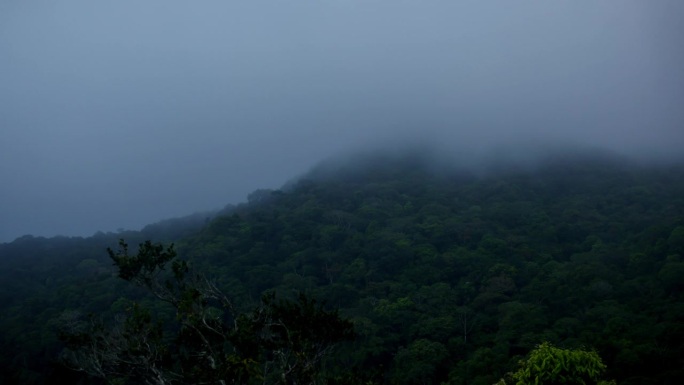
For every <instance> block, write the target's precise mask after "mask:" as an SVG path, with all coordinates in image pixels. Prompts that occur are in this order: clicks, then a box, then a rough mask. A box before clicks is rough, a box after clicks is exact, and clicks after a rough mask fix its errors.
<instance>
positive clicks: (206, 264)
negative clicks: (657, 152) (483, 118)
mask: <svg viewBox="0 0 684 385" xmlns="http://www.w3.org/2000/svg"><path fill="white" fill-rule="evenodd" d="M194 229H195V230H194V231H188V232H185V233H182V234H179V235H182V236H181V237H178V236H175V235H176V233H172V232H167V233H166V234H173V235H174V236H167V237H164V236H162V237H159V238H161V239H154V240H155V241H174V242H175V243H176V245H177V250H178V252H179V254H180V255H181V256H182V257H183V258H185V259H188V260H189V261H190V262H191V264H192V265H193V267H194V269H195V270H198V271H202V272H204V273H205V274H207V275H208V276H209V278H211V279H212V280H214V281H215V282H216V284H217V285H218V286H219V287H220V288H221V289H222V290H223V292H224V293H226V294H228V295H229V296H230V297H231V298H232V299H233V301H234V303H235V304H237V306H241V307H243V308H249V307H250V306H251V305H252V304H253V303H254V302H255V301H257V300H258V299H259V298H260V297H261V295H262V293H264V292H266V291H270V290H275V291H276V292H277V293H279V294H280V295H282V296H285V297H288V296H290V297H294V296H296V293H298V292H303V293H305V294H306V295H307V296H310V297H312V298H316V299H318V300H322V301H325V302H326V303H327V304H328V305H329V306H331V307H335V308H339V314H340V315H341V316H343V317H345V318H347V319H350V320H351V321H353V323H354V326H355V330H356V333H357V334H358V337H357V339H356V340H355V341H354V342H352V343H350V344H347V345H343V346H341V347H340V348H339V349H338V350H337V354H336V356H335V359H334V360H332V361H331V362H330V365H329V366H328V367H327V369H326V370H328V371H329V372H330V373H331V374H335V373H337V374H338V375H341V374H340V373H341V372H344V371H345V370H342V368H344V369H346V371H347V372H348V371H349V368H353V373H355V374H356V376H357V378H356V379H357V380H359V381H373V382H376V383H391V384H430V383H431V384H439V383H452V384H466V383H467V384H492V383H495V382H496V381H497V380H498V379H499V378H501V377H502V376H504V374H505V373H507V372H510V371H513V370H515V369H516V367H517V366H516V365H517V362H518V361H519V360H520V359H522V358H523V357H524V355H526V354H527V353H528V352H530V351H531V350H532V349H533V348H534V347H535V346H536V345H537V344H539V343H541V342H543V341H549V342H551V343H553V344H555V345H557V346H562V347H566V348H588V349H595V350H596V351H597V352H598V353H599V355H600V356H601V357H602V358H603V361H604V362H605V363H606V365H607V367H608V372H607V376H608V377H609V378H614V379H616V380H617V382H618V383H620V384H667V383H681V382H682V380H684V369H682V368H683V367H684V362H683V360H684V358H683V357H684V351H683V348H682V347H683V346H684V327H683V326H682V325H684V323H683V322H682V321H683V320H684V301H683V295H684V294H683V289H684V261H683V260H682V257H683V256H684V170H683V169H682V167H679V166H649V167H646V166H638V165H634V164H629V163H628V162H624V161H619V160H616V159H612V158H609V157H608V158H606V157H589V158H572V159H565V160H562V159H555V160H551V161H548V162H545V163H543V164H542V165H537V166H535V167H529V168H525V169H500V170H499V171H489V172H482V173H479V174H472V173H468V172H459V171H455V169H454V168H449V167H443V165H442V166H440V167H437V166H436V165H434V164H432V163H430V162H427V161H425V160H424V159H422V158H420V157H417V158H416V157H408V158H397V159H393V158H390V159H388V158H383V157H377V158H373V159H367V160H366V161H363V162H358V163H354V164H351V163H341V164H333V165H328V166H326V167H321V168H319V169H317V170H314V171H313V172H312V173H310V174H309V175H307V176H305V177H304V178H301V179H300V180H298V181H297V182H293V183H291V184H289V185H288V186H286V187H285V188H283V189H282V190H277V191H269V190H260V191H257V192H255V193H254V194H252V195H251V196H250V203H249V204H244V205H240V206H237V207H234V208H231V209H230V210H227V211H224V212H222V213H221V214H220V215H217V216H216V217H215V218H213V219H212V220H210V221H207V223H206V225H199V224H197V225H196V227H194ZM150 235H151V234H145V233H139V232H129V233H126V234H109V235H106V234H104V235H102V234H101V235H99V236H94V237H91V238H86V239H69V238H66V239H63V238H55V239H41V238H30V237H25V238H21V239H18V240H16V241H14V242H12V243H9V244H4V245H0V264H1V266H0V267H1V268H2V269H1V270H0V274H2V277H0V278H1V279H2V281H1V282H2V287H1V290H2V292H1V293H0V295H1V297H0V298H1V302H0V305H1V306H2V313H1V314H2V316H0V327H1V330H2V332H1V333H2V334H1V335H0V343H2V347H3V350H2V351H3V356H2V357H0V363H1V364H2V366H3V369H4V370H3V373H5V374H4V375H5V378H6V381H8V382H9V381H17V382H18V381H22V382H23V383H42V382H50V381H54V378H55V377H56V376H65V373H66V372H65V371H64V369H61V368H60V367H59V366H58V365H55V364H52V361H53V359H55V358H56V357H57V356H58V354H59V351H60V349H61V345H60V343H59V341H58V340H57V338H56V335H55V330H56V328H55V325H56V323H57V322H58V321H57V320H58V319H59V316H60V314H61V313H62V311H64V310H74V309H81V310H82V311H83V312H94V313H98V314H100V315H102V316H103V317H104V318H106V317H113V316H114V315H115V314H116V313H119V312H122V311H125V308H126V306H127V304H128V303H129V302H128V298H132V299H133V300H135V301H138V302H141V303H144V304H146V305H148V306H149V307H150V308H151V309H152V310H155V311H157V312H158V313H160V314H162V315H163V314H164V312H165V311H167V310H165V309H164V308H161V307H155V305H154V303H153V302H152V301H151V299H149V298H147V297H145V296H144V294H143V293H142V292H140V291H138V290H136V289H135V288H130V287H128V286H125V285H124V284H123V283H121V282H119V281H117V280H116V277H115V275H116V274H115V272H114V270H113V268H112V266H111V261H108V260H107V256H106V253H105V252H104V249H105V248H106V247H112V246H113V245H115V244H116V238H118V237H125V238H126V240H127V241H128V242H129V243H132V244H135V243H137V242H142V241H143V240H144V239H146V238H147V237H149V236H150ZM171 316H172V315H171ZM50 376H53V377H52V378H53V379H52V380H50Z"/></svg>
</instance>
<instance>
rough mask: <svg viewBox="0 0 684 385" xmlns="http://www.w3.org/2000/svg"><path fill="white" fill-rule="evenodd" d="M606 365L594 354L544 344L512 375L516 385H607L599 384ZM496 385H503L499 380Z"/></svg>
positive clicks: (604, 383)
mask: <svg viewBox="0 0 684 385" xmlns="http://www.w3.org/2000/svg"><path fill="white" fill-rule="evenodd" d="M605 370H606V365H605V364H603V362H602V361H601V357H599V355H598V354H597V353H596V352H594V351H586V350H581V349H561V348H557V347H555V346H553V345H551V344H550V343H548V342H544V343H542V344H540V345H538V346H537V348H536V349H534V350H533V351H532V352H530V354H529V356H528V357H527V359H526V360H524V361H520V369H519V370H518V371H517V372H515V373H513V374H512V375H511V378H512V381H511V383H514V384H516V385H530V384H534V385H547V384H578V385H580V384H581V385H590V384H597V385H609V384H614V382H612V381H611V382H606V381H601V379H600V378H601V375H602V374H603V372H604V371H605ZM499 384H506V382H505V381H504V380H501V381H500V382H499Z"/></svg>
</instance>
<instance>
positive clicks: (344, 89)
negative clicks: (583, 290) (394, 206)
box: [0, 0, 684, 241]
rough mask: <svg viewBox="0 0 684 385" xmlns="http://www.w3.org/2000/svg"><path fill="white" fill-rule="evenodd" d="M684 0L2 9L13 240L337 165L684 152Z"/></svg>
mask: <svg viewBox="0 0 684 385" xmlns="http://www.w3.org/2000/svg"><path fill="white" fill-rule="evenodd" d="M682 15H684V2H681V1H680V0H671V1H666V0H662V1H641V0H621V1H619V2H596V1H576V0H572V1H570V0H568V1H544V2H532V1H487V2H483V1H439V0H435V1H397V0H392V1H390V0H329V1H320V0H317V1H314V0H310V1H306V0H301V1H260V0H249V1H201V2H190V1H180V0H164V1H162V0H156V1H132V0H126V1H121V0H120V1H110V2H99V1H91V0H78V1H77V0H74V1H68V0H65V1H48V0H44V1H30V2H29V1H19V0H5V1H3V2H0V134H1V135H0V177H1V179H0V180H1V182H0V241H9V240H11V239H13V238H15V237H17V236H21V235H23V234H33V235H43V236H53V235H58V234H59V235H68V236H73V235H91V234H93V233H94V232H96V231H98V230H102V231H112V230H116V229H117V228H126V229H138V228H140V227H141V226H143V225H145V224H148V223H152V222H155V221H157V220H160V219H163V218H168V217H174V216H180V215H185V214H190V213H192V212H195V211H199V210H209V209H214V208H221V207H223V206H224V205H226V204H228V203H238V202H240V201H243V200H245V198H246V195H247V194H248V193H249V192H251V191H253V190H255V189H257V188H278V187H279V186H281V185H282V184H283V183H285V182H286V181H288V180H289V179H291V178H293V177H295V176H297V175H299V174H301V173H303V172H305V171H306V170H307V169H309V168H310V167H312V166H313V165H314V164H316V163H317V162H318V161H320V160H321V159H325V158H327V157H329V156H332V155H336V154H340V153H345V152H351V151H355V150H357V149H359V148H372V147H373V146H382V147H385V148H387V147H392V146H394V145H395V144H396V145H397V146H399V145H401V144H402V143H404V144H405V143H413V142H421V143H423V144H425V143H429V144H432V145H436V146H438V147H440V148H441V149H442V150H441V151H445V152H449V151H452V152H463V153H467V154H473V156H477V154H479V153H486V152H491V151H497V149H501V148H511V147H515V146H522V147H525V146H527V147H529V148H536V147H539V146H542V147H543V146H547V145H550V144H562V145H578V146H592V147H595V148H603V149H606V150H610V151H614V152H617V153H621V154H627V155H630V156H633V157H636V158H641V159H663V158H669V157H675V156H677V155H678V154H679V151H681V148H683V146H684V125H683V123H684V74H683V71H682V68H684V44H682V42H681V40H682V36H684V23H683V22H682Z"/></svg>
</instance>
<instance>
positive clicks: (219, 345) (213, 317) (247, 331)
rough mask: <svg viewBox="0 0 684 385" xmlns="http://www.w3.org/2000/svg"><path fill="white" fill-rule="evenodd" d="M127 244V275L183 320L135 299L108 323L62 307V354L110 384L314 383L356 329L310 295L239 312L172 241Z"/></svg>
mask: <svg viewBox="0 0 684 385" xmlns="http://www.w3.org/2000/svg"><path fill="white" fill-rule="evenodd" d="M119 245H120V249H119V251H118V252H114V251H113V250H111V249H109V250H108V251H109V255H110V258H112V260H114V264H115V265H116V266H117V268H118V270H119V277H120V278H123V279H124V280H126V281H129V282H131V283H134V284H137V285H139V286H141V287H144V288H145V289H147V290H149V292H150V293H151V294H153V295H154V296H155V297H156V298H157V299H158V300H160V301H161V302H163V303H166V304H167V305H169V306H170V307H171V308H172V309H173V311H174V313H175V319H173V320H166V321H172V322H169V323H170V325H164V324H163V321H164V320H163V319H161V318H160V317H159V315H157V316H156V319H155V316H154V315H152V314H151V312H150V311H149V310H148V309H145V308H142V307H141V306H140V305H138V304H136V303H134V304H132V305H131V307H130V308H129V309H128V311H127V312H126V314H123V315H122V316H120V317H119V319H118V320H117V322H115V323H114V325H112V326H111V327H109V328H108V327H106V326H105V325H104V323H103V322H102V321H101V320H99V319H96V318H95V319H94V320H93V319H91V320H84V319H82V318H80V317H79V315H78V313H76V314H74V313H73V312H68V313H63V315H62V317H61V320H60V321H61V322H60V323H59V328H60V336H61V339H62V340H63V341H64V342H65V343H66V349H65V350H64V352H63V353H62V357H63V362H64V363H65V364H66V365H67V366H68V367H70V368H72V369H74V370H78V371H83V372H85V373H88V374H90V375H91V376H93V377H96V378H99V379H101V380H104V381H105V382H106V383H108V384H116V385H124V384H155V385H172V384H228V383H231V384H282V385H290V384H292V385H294V384H315V383H319V381H324V380H325V378H324V377H323V376H322V373H321V363H322V361H323V360H324V359H325V358H326V357H327V356H328V355H329V353H330V352H331V350H332V348H333V346H334V345H335V344H336V343H338V342H341V341H344V340H349V339H351V338H353V336H354V333H353V325H352V324H351V322H349V321H346V320H343V319H341V318H340V317H339V316H338V314H337V312H336V311H327V310H325V309H324V308H323V306H321V305H320V304H318V303H316V301H315V300H312V299H309V298H307V297H306V296H305V295H303V294H300V295H299V298H298V300H297V301H286V300H282V299H281V300H276V298H275V294H273V293H269V294H267V295H264V297H263V298H262V301H261V304H260V306H258V307H257V308H256V309H254V310H252V311H250V312H247V313H239V312H237V311H236V309H235V308H234V306H233V304H232V301H231V300H230V299H229V298H228V297H227V296H226V295H225V294H224V293H222V292H221V291H220V289H218V288H217V287H216V286H215V285H214V284H213V283H212V282H210V281H208V280H207V279H206V278H204V277H202V276H201V275H197V274H194V273H192V272H191V271H190V268H189V267H188V264H187V262H186V261H184V260H182V259H178V258H176V252H175V250H174V248H173V245H171V246H169V247H164V246H163V245H161V244H153V243H152V242H150V241H147V242H145V243H143V244H140V246H139V248H138V251H137V253H136V254H135V255H131V254H130V253H129V250H128V245H127V244H126V243H125V242H124V241H123V240H121V241H120V243H119ZM169 268H170V269H169ZM169 270H170V271H169Z"/></svg>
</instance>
